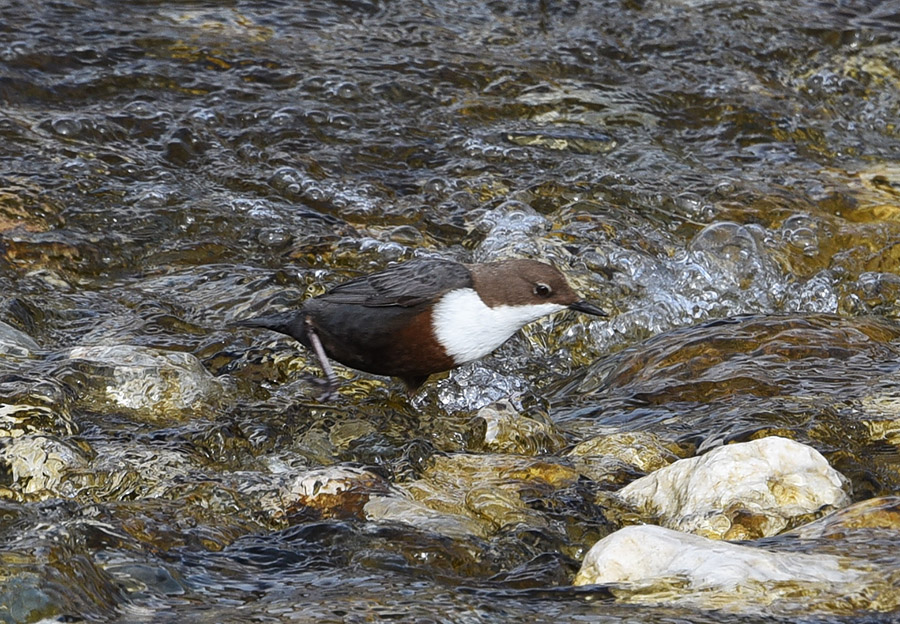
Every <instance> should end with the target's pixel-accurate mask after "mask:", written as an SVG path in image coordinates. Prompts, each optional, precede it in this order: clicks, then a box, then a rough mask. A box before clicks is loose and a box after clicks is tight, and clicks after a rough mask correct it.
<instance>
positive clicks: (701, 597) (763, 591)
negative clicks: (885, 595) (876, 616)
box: [575, 525, 877, 611]
mask: <svg viewBox="0 0 900 624" xmlns="http://www.w3.org/2000/svg"><path fill="white" fill-rule="evenodd" d="M851 563H852V562H851V561H850V560H843V559H840V558H838V557H832V556H828V555H807V554H798V553H787V552H772V551H766V550H762V549H759V548H752V547H749V546H739V545H737V544H731V543H728V542H722V541H717V540H710V539H707V538H705V537H699V536H697V535H691V534H689V533H681V532H679V531H673V530H671V529H664V528H662V527H658V526H653V525H640V526H630V527H626V528H624V529H621V530H619V531H616V532H615V533H613V534H612V535H609V536H607V537H605V538H604V539H602V540H600V541H599V542H597V543H596V544H594V547H593V548H591V550H590V551H589V552H588V554H587V556H585V558H584V562H583V563H582V566H581V570H580V571H579V572H578V575H577V576H576V577H575V585H593V584H606V585H613V589H614V592H613V593H614V594H615V595H616V596H617V598H618V599H619V600H622V601H624V602H638V603H645V604H648V603H649V604H652V603H667V604H670V605H671V604H680V605H692V606H701V607H704V608H715V609H723V610H725V611H744V610H755V609H758V608H759V607H760V606H763V605H766V604H771V603H773V602H775V601H778V600H784V601H785V602H786V603H788V604H793V603H796V601H797V600H798V596H804V598H802V599H800V601H801V602H804V601H806V600H812V601H814V602H815V604H816V605H827V604H828V601H829V600H832V601H837V602H838V603H839V602H840V601H841V600H843V597H844V595H846V594H851V593H859V592H861V591H864V590H865V587H866V586H867V584H869V583H871V582H872V581H873V580H874V579H875V578H876V576H875V575H876V574H877V573H876V572H875V571H874V570H871V569H866V568H865V567H864V565H863V564H861V563H857V564H855V566H854V567H851ZM804 604H805V605H806V604H808V603H805V602H804ZM805 608H807V606H804V609H805ZM826 608H827V607H826Z"/></svg>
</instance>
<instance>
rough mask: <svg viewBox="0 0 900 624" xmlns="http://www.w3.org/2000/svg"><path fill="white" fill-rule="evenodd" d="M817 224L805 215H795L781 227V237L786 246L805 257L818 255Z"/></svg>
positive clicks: (813, 219)
mask: <svg viewBox="0 0 900 624" xmlns="http://www.w3.org/2000/svg"><path fill="white" fill-rule="evenodd" d="M818 230H819V222H818V221H817V220H816V219H815V218H813V217H811V216H809V215H806V214H796V215H793V216H792V217H790V218H788V219H787V220H786V221H785V222H784V224H782V226H781V235H782V237H783V238H784V240H785V242H787V244H788V245H790V246H791V247H793V248H794V249H797V250H798V251H800V252H801V253H802V254H804V255H806V256H815V255H816V254H818V253H819V235H818Z"/></svg>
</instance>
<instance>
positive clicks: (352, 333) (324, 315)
mask: <svg viewBox="0 0 900 624" xmlns="http://www.w3.org/2000/svg"><path fill="white" fill-rule="evenodd" d="M565 309H569V310H575V311H577V312H583V313H585V314H590V315H594V316H607V314H606V312H604V311H603V310H602V309H600V308H599V307H597V306H595V305H593V304H591V303H588V302H587V301H585V300H583V299H582V298H581V297H579V296H578V295H577V294H576V293H575V291H574V290H573V289H572V287H571V286H569V284H568V282H567V281H566V279H565V277H564V276H563V274H562V273H561V272H560V271H559V270H558V269H557V268H556V267H554V266H552V265H550V264H547V263H544V262H541V261H538V260H530V259H511V260H501V261H497V262H487V263H480V264H463V263H460V262H456V261H453V260H448V259H441V258H420V259H416V260H410V261H407V262H404V263H401V264H397V265H394V266H391V267H388V268H387V269H384V270H382V271H379V272H376V273H372V274H369V275H363V276H360V277H357V278H354V279H351V280H349V281H347V282H343V283H341V284H338V285H337V286H334V287H333V288H331V289H330V290H328V291H327V292H325V293H324V294H321V295H319V296H317V297H313V298H310V299H307V300H305V301H304V302H303V303H302V304H301V305H300V307H299V309H294V310H290V311H287V312H282V313H279V314H275V315H271V316H260V317H256V318H250V319H245V320H240V321H237V322H236V323H235V325H238V326H241V327H250V328H262V329H267V330H272V331H275V332H279V333H282V334H286V335H288V336H291V337H292V338H294V339H295V340H297V341H298V342H300V343H301V344H302V345H304V346H305V347H307V348H309V349H311V350H312V351H313V352H314V353H315V355H316V357H317V359H318V360H319V363H320V365H321V366H322V370H323V371H324V373H325V377H326V379H325V380H324V384H325V389H324V392H323V394H322V396H321V397H320V398H321V399H323V400H327V399H328V398H329V397H330V396H332V395H333V394H334V392H335V391H336V390H337V389H338V387H339V382H338V378H337V376H336V375H335V373H334V369H333V368H332V366H331V363H330V360H335V361H337V362H340V363H341V364H343V365H345V366H348V367H350V368H354V369H357V370H360V371H364V372H366V373H371V374H375V375H383V376H390V377H396V378H398V379H400V381H402V382H403V383H404V384H405V386H406V388H407V391H408V392H409V393H410V395H413V394H414V393H415V392H416V391H417V390H418V389H419V388H420V387H421V386H422V385H423V384H424V383H425V382H426V381H427V380H428V378H429V377H430V376H431V375H433V374H435V373H440V372H443V371H447V370H450V369H453V368H456V367H458V366H462V365H464V364H468V363H470V362H474V361H475V360H478V359H480V358H482V357H484V356H486V355H488V354H489V353H491V352H493V351H494V350H495V349H497V348H498V347H499V346H500V345H502V344H503V343H504V342H506V341H507V340H509V338H511V337H512V336H513V334H515V333H516V332H517V331H518V330H519V329H521V328H522V327H523V326H524V325H526V324H528V323H531V322H532V321H536V320H538V319H539V318H541V317H543V316H546V315H549V314H553V313H555V312H560V311H562V310H565Z"/></svg>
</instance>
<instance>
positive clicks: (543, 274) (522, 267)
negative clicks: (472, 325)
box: [469, 259, 606, 316]
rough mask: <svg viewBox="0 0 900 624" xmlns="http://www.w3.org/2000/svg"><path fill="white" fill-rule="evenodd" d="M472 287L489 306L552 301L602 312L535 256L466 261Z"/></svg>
mask: <svg viewBox="0 0 900 624" xmlns="http://www.w3.org/2000/svg"><path fill="white" fill-rule="evenodd" d="M469 270H470V271H471V273H472V281H473V283H474V285H475V290H476V291H477V292H478V295H479V296H480V297H481V299H482V300H483V301H484V302H485V304H487V305H488V306H490V307H492V308H493V307H497V306H500V305H513V306H518V305H521V306H524V305H540V304H544V303H553V304H557V305H559V306H563V307H567V308H570V309H572V310H577V311H578V312H584V313H586V314H593V315H595V316H606V313H605V312H603V310H601V309H600V308H597V307H596V306H594V305H592V304H590V303H587V302H586V301H584V300H583V299H582V298H581V297H579V296H578V294H577V293H576V292H575V291H574V290H572V287H571V286H569V283H568V282H567V281H566V278H565V277H564V276H563V274H562V273H560V271H559V269H557V268H556V267H554V266H552V265H549V264H546V263H544V262H538V261H537V260H525V259H516V260H503V261H500V262H490V263H486V264H477V265H469Z"/></svg>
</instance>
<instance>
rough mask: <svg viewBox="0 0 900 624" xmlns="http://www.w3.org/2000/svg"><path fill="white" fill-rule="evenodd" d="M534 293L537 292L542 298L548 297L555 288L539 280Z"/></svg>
mask: <svg viewBox="0 0 900 624" xmlns="http://www.w3.org/2000/svg"><path fill="white" fill-rule="evenodd" d="M534 294H536V295H537V296H538V297H540V298H541V299H546V298H547V297H549V296H550V295H552V294H553V289H552V288H550V287H549V286H547V284H544V283H542V282H538V283H537V284H535V285H534Z"/></svg>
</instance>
